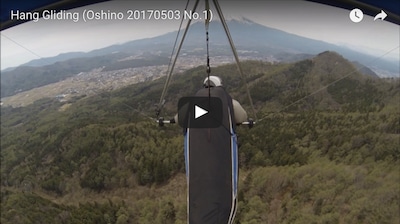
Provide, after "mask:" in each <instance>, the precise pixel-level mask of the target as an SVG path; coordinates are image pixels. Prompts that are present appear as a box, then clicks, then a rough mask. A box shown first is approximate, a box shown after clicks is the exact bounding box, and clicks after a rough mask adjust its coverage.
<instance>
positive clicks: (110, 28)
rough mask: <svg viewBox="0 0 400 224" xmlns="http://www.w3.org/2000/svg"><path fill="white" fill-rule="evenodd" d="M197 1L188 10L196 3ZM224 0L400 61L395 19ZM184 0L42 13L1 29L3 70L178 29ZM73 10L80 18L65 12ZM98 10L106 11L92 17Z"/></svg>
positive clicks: (231, 12)
mask: <svg viewBox="0 0 400 224" xmlns="http://www.w3.org/2000/svg"><path fill="white" fill-rule="evenodd" d="M193 2H194V1H191V2H190V3H189V6H188V9H187V10H186V12H189V10H191V9H192V8H193V4H194V3H193ZM210 3H211V1H210ZM219 4H220V6H221V8H222V12H223V14H224V16H225V18H226V19H241V18H247V19H250V20H252V21H254V22H256V23H259V24H261V25H265V26H268V27H272V28H276V29H279V30H283V31H286V32H288V33H293V34H297V35H300V36H304V37H308V38H312V39H316V40H322V41H325V42H329V43H333V44H337V45H342V46H347V47H349V48H352V49H354V50H358V51H361V52H364V53H368V54H371V55H375V56H376V57H383V58H384V59H391V60H397V61H399V55H400V49H399V40H400V27H399V25H396V24H393V23H390V22H386V21H382V20H376V21H374V20H373V17H371V16H367V15H364V18H363V20H362V21H361V22H359V23H354V22H352V21H351V20H350V18H349V13H350V11H349V10H345V9H340V8H335V7H332V6H326V5H322V4H319V3H313V2H307V1H295V0H293V1H259V0H248V1H228V0H220V1H219ZM185 5H186V1H183V0H180V1H178V0H177V1H171V0H168V1H154V0H153V1H109V2H104V3H99V4H95V5H90V6H85V7H81V8H77V9H74V10H70V11H66V12H64V16H63V18H51V19H39V20H38V21H37V22H34V21H30V22H26V23H23V24H21V25H17V26H14V27H12V28H9V29H6V30H3V31H1V70H3V69H6V68H8V67H14V66H18V65H20V64H23V63H26V62H29V61H31V60H34V59H39V58H45V57H51V56H56V55H58V54H61V53H66V52H76V51H83V52H88V51H91V50H94V49H98V48H102V47H106V46H110V45H113V44H120V43H125V42H128V41H131V40H136V39H142V38H148V37H154V36H158V35H161V34H164V33H167V32H171V31H175V30H177V29H178V27H179V23H180V19H178V18H181V17H183V16H184V14H185V12H184V9H185ZM204 9H205V5H204V2H203V1H201V2H200V3H199V6H198V10H197V11H198V12H200V16H202V15H203V14H202V11H203V10H204ZM143 10H144V11H143ZM161 10H170V11H169V13H170V16H171V17H173V18H171V19H165V20H162V19H158V20H157V19H155V17H156V14H153V16H152V18H151V19H149V16H150V12H151V11H153V12H161ZM211 10H212V15H213V18H212V19H217V18H218V15H217V13H216V11H215V9H214V8H213V7H211ZM101 12H103V14H101ZM143 12H144V13H143ZM68 13H71V14H74V15H77V16H78V18H76V17H75V18H72V17H71V18H66V15H67V14H68ZM94 13H99V14H100V15H103V16H102V17H100V18H93V19H91V17H92V16H93V15H94ZM112 13H118V14H119V15H120V18H116V19H108V18H107V16H108V17H109V16H110V15H111V14H112ZM377 13H379V11H378V12H377ZM84 15H85V18H86V21H84ZM143 15H144V17H143ZM10 16H11V14H10ZM19 16H21V17H20V18H22V15H19ZM136 17H137V18H136ZM194 21H201V22H203V21H204V20H203V18H201V19H197V20H194ZM221 29H222V28H221ZM249 41H251V40H249ZM172 45H173V43H171V46H172Z"/></svg>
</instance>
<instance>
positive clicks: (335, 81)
mask: <svg viewBox="0 0 400 224" xmlns="http://www.w3.org/2000/svg"><path fill="white" fill-rule="evenodd" d="M399 48H400V45H399V46H397V47H395V48H393V49H391V50H389V51H387V52H385V53H384V54H382V55H380V56H378V57H375V58H373V59H371V60H370V61H368V62H367V64H371V63H373V62H376V61H378V60H380V59H381V58H383V57H384V56H386V55H388V54H390V53H391V52H392V51H395V50H397V49H399ZM363 68H366V66H365V65H364V66H362V67H360V68H357V69H354V70H353V71H351V72H349V73H348V74H346V75H344V76H343V77H340V78H338V79H336V80H334V81H332V82H330V83H328V84H327V85H325V86H323V87H321V88H319V89H318V90H316V91H314V92H312V93H310V94H308V95H306V96H304V97H302V98H300V99H298V100H296V101H294V102H292V103H290V104H289V105H286V106H284V107H283V108H282V109H280V110H278V111H276V112H272V113H269V115H270V114H276V113H281V112H283V111H285V110H286V109H287V108H289V107H291V106H293V105H295V104H297V103H298V102H300V101H303V100H305V99H306V98H308V97H310V96H312V95H315V94H317V93H319V92H321V91H322V90H324V89H326V88H328V87H329V86H331V85H334V84H335V83H337V82H339V81H341V80H343V79H345V78H347V77H349V76H350V75H352V74H354V73H356V72H358V71H359V70H361V69H363ZM269 115H267V116H264V117H262V118H261V119H259V120H258V122H260V121H262V120H264V119H265V118H267V117H268V116H269Z"/></svg>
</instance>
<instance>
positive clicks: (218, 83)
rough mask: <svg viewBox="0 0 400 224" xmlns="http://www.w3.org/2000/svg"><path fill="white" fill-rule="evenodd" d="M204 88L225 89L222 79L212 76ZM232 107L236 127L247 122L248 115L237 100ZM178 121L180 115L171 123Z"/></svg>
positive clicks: (233, 101)
mask: <svg viewBox="0 0 400 224" xmlns="http://www.w3.org/2000/svg"><path fill="white" fill-rule="evenodd" d="M203 87H204V88H223V85H222V79H221V78H220V77H218V76H210V77H209V78H208V77H206V78H205V79H204V82H203ZM232 106H233V113H234V118H235V123H236V125H240V124H241V123H243V122H245V121H247V119H248V117H247V113H246V111H245V110H244V109H243V107H242V105H240V103H239V102H238V101H237V100H235V99H232ZM177 121H178V114H176V115H175V117H174V118H173V119H172V120H171V122H172V123H175V122H177Z"/></svg>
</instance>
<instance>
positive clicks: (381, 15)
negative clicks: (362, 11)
mask: <svg viewBox="0 0 400 224" xmlns="http://www.w3.org/2000/svg"><path fill="white" fill-rule="evenodd" d="M386 16H387V14H386V13H385V12H384V11H383V10H381V12H380V13H378V14H377V15H376V16H375V18H374V21H375V20H377V19H381V20H384V19H385V18H386Z"/></svg>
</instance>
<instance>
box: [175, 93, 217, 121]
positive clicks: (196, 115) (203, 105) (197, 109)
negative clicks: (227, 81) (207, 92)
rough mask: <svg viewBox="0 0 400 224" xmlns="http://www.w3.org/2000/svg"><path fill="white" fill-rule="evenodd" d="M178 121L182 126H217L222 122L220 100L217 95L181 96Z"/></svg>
mask: <svg viewBox="0 0 400 224" xmlns="http://www.w3.org/2000/svg"><path fill="white" fill-rule="evenodd" d="M178 123H179V125H180V126H182V127H183V128H217V127H219V126H220V125H221V124H222V101H221V99H220V98H218V97H182V98H180V99H179V102H178Z"/></svg>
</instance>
